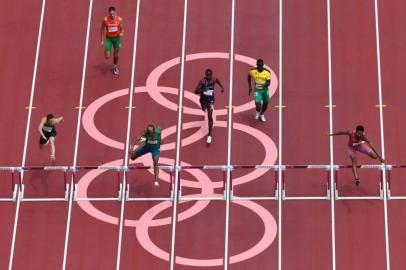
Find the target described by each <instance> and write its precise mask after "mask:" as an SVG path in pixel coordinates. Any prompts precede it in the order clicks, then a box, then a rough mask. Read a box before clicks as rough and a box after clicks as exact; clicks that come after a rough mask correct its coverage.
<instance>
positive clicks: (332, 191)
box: [327, 0, 336, 270]
mask: <svg viewBox="0 0 406 270" xmlns="http://www.w3.org/2000/svg"><path fill="white" fill-rule="evenodd" d="M330 8H331V7H330V0H327V41H328V103H329V109H328V110H329V122H330V124H329V132H330V134H331V133H333V106H332V105H333V79H332V75H331V74H332V64H331V62H332V58H331V14H330ZM330 166H331V169H330V207H331V253H332V254H331V255H332V268H333V270H335V269H336V237H335V198H334V196H335V186H334V168H333V166H334V141H333V136H330Z"/></svg>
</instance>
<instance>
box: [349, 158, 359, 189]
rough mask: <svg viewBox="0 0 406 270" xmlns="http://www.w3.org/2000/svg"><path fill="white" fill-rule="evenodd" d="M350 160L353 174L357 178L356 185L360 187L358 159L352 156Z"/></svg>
mask: <svg viewBox="0 0 406 270" xmlns="http://www.w3.org/2000/svg"><path fill="white" fill-rule="evenodd" d="M350 159H351V162H352V167H351V168H352V173H353V174H354V178H355V184H357V185H359V182H360V179H359V175H358V169H357V166H358V163H357V157H356V156H355V155H354V154H351V155H350Z"/></svg>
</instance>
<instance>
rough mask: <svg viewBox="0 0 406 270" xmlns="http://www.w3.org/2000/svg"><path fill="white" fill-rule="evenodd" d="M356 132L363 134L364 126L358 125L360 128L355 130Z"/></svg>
mask: <svg viewBox="0 0 406 270" xmlns="http://www.w3.org/2000/svg"><path fill="white" fill-rule="evenodd" d="M355 131H362V132H364V126H362V125H358V126H357V127H356V128H355Z"/></svg>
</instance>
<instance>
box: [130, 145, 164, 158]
mask: <svg viewBox="0 0 406 270" xmlns="http://www.w3.org/2000/svg"><path fill="white" fill-rule="evenodd" d="M148 153H151V155H152V157H153V158H159V155H160V154H161V150H159V148H155V147H150V146H148V145H144V146H140V147H138V148H137V149H135V155H136V156H137V157H140V156H143V155H145V154H148Z"/></svg>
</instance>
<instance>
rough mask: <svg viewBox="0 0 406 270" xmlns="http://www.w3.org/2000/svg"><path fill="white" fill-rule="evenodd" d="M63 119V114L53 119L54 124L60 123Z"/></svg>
mask: <svg viewBox="0 0 406 270" xmlns="http://www.w3.org/2000/svg"><path fill="white" fill-rule="evenodd" d="M63 121H64V119H63V116H61V117H58V118H54V119H53V123H54V125H57V124H60V123H62V122H63Z"/></svg>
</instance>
